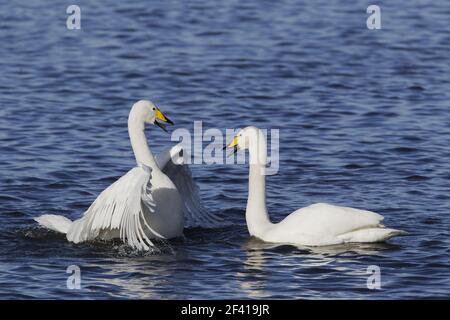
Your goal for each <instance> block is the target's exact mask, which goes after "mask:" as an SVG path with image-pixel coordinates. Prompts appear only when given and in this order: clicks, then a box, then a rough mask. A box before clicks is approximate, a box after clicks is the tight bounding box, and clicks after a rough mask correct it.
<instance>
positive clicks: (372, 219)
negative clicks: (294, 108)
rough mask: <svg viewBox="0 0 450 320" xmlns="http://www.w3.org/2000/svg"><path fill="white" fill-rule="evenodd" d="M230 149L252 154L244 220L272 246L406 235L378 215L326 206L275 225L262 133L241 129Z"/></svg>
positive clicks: (306, 210) (311, 208)
mask: <svg viewBox="0 0 450 320" xmlns="http://www.w3.org/2000/svg"><path fill="white" fill-rule="evenodd" d="M227 147H228V148H232V149H233V153H236V152H237V151H238V150H239V149H248V150H249V154H250V159H249V161H250V172H249V187H248V188H249V191H248V201H247V208H246V212H245V218H246V221H247V227H248V231H249V233H250V235H252V236H255V237H257V238H259V239H261V240H263V241H267V242H273V243H291V244H297V245H305V246H324V245H334V244H341V243H349V242H379V241H384V240H387V239H389V238H391V237H393V236H397V235H403V234H405V233H406V232H404V231H401V230H395V229H388V228H385V227H384V226H383V225H381V224H380V223H381V221H382V220H383V217H382V216H381V215H379V214H377V213H375V212H371V211H366V210H359V209H353V208H347V207H339V206H334V205H330V204H326V203H317V204H313V205H310V206H308V207H306V208H302V209H298V210H297V211H294V212H293V213H291V214H290V215H288V216H287V217H286V218H285V219H283V220H282V221H281V222H279V223H272V222H271V221H270V219H269V216H268V213H267V208H266V195H265V192H266V186H265V167H266V164H267V146H266V139H265V136H264V135H263V133H262V131H261V130H260V129H258V128H256V127H253V126H249V127H246V128H244V129H242V130H240V131H239V132H238V133H237V135H236V136H235V137H234V138H233V140H232V141H231V142H230V144H229V145H228V146H227Z"/></svg>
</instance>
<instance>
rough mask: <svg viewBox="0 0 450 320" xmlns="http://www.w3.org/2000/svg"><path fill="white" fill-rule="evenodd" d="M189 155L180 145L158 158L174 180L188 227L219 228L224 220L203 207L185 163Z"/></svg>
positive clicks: (159, 164) (160, 166) (160, 165)
mask: <svg viewBox="0 0 450 320" xmlns="http://www.w3.org/2000/svg"><path fill="white" fill-rule="evenodd" d="M186 157H187V155H186V153H185V152H184V150H183V148H182V147H181V145H180V144H178V145H175V146H173V147H172V148H170V149H167V150H164V151H163V152H161V153H160V154H158V156H157V157H156V162H157V163H158V166H159V168H160V169H161V170H162V171H163V172H164V173H165V174H166V175H167V176H168V177H169V178H170V180H172V182H173V183H174V184H175V186H176V187H177V189H178V192H179V193H180V195H181V199H182V201H183V212H184V216H185V219H186V227H207V228H209V227H217V226H219V225H221V224H223V219H221V218H219V217H217V216H215V215H214V214H212V213H210V212H209V211H208V210H206V208H205V207H204V206H203V205H202V203H201V201H200V197H199V188H198V186H197V184H196V183H195V181H194V179H193V178H192V174H191V170H190V169H189V166H188V165H187V164H186V163H185V161H184V159H186Z"/></svg>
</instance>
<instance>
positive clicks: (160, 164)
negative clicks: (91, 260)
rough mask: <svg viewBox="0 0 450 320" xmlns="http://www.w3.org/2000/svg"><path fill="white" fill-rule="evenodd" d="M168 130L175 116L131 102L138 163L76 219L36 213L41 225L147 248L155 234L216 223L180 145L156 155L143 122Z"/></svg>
mask: <svg viewBox="0 0 450 320" xmlns="http://www.w3.org/2000/svg"><path fill="white" fill-rule="evenodd" d="M146 123H150V124H154V125H156V126H158V127H160V128H161V129H163V130H164V131H166V128H165V124H167V123H169V124H173V122H172V121H171V120H170V119H169V118H167V116H165V115H164V114H163V113H162V112H161V110H160V109H159V108H158V107H156V106H155V105H154V104H153V103H152V102H150V101H148V100H140V101H138V102H136V103H135V104H134V105H133V107H132V108H131V111H130V114H129V117H128V133H129V136H130V141H131V146H132V148H133V152H134V155H135V158H136V162H137V166H136V167H134V168H133V169H131V170H130V171H128V172H127V173H126V174H125V175H124V176H122V177H121V178H119V179H118V180H117V181H116V182H114V183H113V184H112V185H110V186H109V187H108V188H106V189H105V190H104V191H103V192H101V193H100V195H99V196H98V197H97V199H96V200H95V201H94V202H93V203H92V204H91V206H90V207H89V208H88V209H87V210H86V212H85V213H84V215H83V216H82V217H81V218H79V219H77V220H75V221H71V220H70V219H68V218H66V217H64V216H60V215H49V214H45V215H42V216H40V217H37V218H35V220H36V221H37V222H38V223H39V224H40V225H41V226H43V227H46V228H48V229H51V230H54V231H57V232H60V233H64V234H66V237H67V240H69V241H71V242H74V243H80V242H84V241H89V240H94V239H103V240H109V239H114V238H120V239H122V240H123V241H124V242H126V243H128V244H129V245H130V246H132V247H133V248H136V249H139V250H149V249H150V248H152V247H153V246H154V243H153V242H152V239H155V238H161V239H170V238H176V237H179V236H181V235H182V234H183V229H184V227H185V226H189V227H193V226H206V227H210V226H213V225H215V224H217V223H219V222H220V221H221V219H219V218H218V217H216V216H214V215H212V214H211V213H209V212H208V211H207V210H206V209H205V208H204V207H203V206H202V205H201V203H200V199H199V196H198V188H197V186H196V184H195V182H194V181H193V179H192V175H191V173H190V170H189V167H188V166H187V165H186V164H185V163H184V161H183V159H184V157H183V149H182V147H181V146H180V145H175V146H174V147H172V148H169V149H167V150H165V151H163V152H162V153H160V154H159V155H158V156H156V157H154V156H153V154H152V152H151V150H150V148H149V146H148V144H147V139H146V136H145V133H144V130H145V124H146Z"/></svg>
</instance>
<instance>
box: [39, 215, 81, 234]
mask: <svg viewBox="0 0 450 320" xmlns="http://www.w3.org/2000/svg"><path fill="white" fill-rule="evenodd" d="M34 221H36V222H37V223H39V224H40V225H41V226H43V227H44V228H47V229H50V230H53V231H56V232H60V233H64V234H66V233H67V232H68V231H69V229H70V227H71V226H72V223H73V222H72V221H71V220H70V219H67V218H66V217H63V216H58V215H55V214H44V215H42V216H40V217H37V218H34Z"/></svg>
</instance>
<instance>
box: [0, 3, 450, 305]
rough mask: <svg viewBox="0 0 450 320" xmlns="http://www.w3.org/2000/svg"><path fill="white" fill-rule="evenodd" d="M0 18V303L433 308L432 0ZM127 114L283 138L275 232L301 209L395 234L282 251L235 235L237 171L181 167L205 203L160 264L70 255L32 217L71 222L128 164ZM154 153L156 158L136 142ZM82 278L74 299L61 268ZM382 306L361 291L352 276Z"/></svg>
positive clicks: (162, 7) (106, 248) (22, 6)
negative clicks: (154, 111) (231, 301)
mask: <svg viewBox="0 0 450 320" xmlns="http://www.w3.org/2000/svg"><path fill="white" fill-rule="evenodd" d="M73 2H76V3H75V4H78V5H79V6H80V7H81V16H82V20H81V30H68V29H67V28H66V17H67V15H66V13H65V11H66V7H67V6H68V5H69V4H73V3H72V2H70V3H67V4H65V3H64V2H62V3H61V4H56V3H50V1H48V2H47V1H38V0H30V1H22V2H21V3H19V2H18V1H8V2H4V3H3V4H2V7H1V11H0V44H1V45H0V71H1V76H0V146H1V147H0V148H1V149H0V150H1V152H0V268H1V270H0V298H7V299H12V298H51V299H54V298H64V299H73V298H83V299H84V298H89V299H91V298H164V299H166V298H206V299H209V298H214V299H218V298H277V299H278V298H281V299H288V298H352V299H353V298H364V299H375V298H383V299H395V298H408V299H409V298H430V297H434V298H449V297H450V272H449V270H450V238H449V227H450V219H449V214H450V162H449V159H450V148H449V141H450V140H449V138H450V81H449V74H450V63H449V62H450V61H449V52H450V32H449V30H450V29H449V21H450V8H449V6H448V1H445V0H442V1H418V0H417V1H407V2H405V1H389V2H384V1H378V3H377V4H379V5H380V6H381V10H382V11H381V12H382V16H381V18H382V29H381V30H368V29H367V28H366V18H367V16H368V15H367V14H366V8H367V6H368V5H369V4H372V3H371V2H369V1H345V2H344V1H325V0H318V1H308V2H307V1H300V0H284V1H257V0H251V1H238V0H232V1H210V2H206V1H189V3H187V1H181V0H179V1H140V2H138V1H134V2H130V1H125V2H121V1H112V0H110V1H96V2H93V1H84V0H80V1H73ZM142 98H146V99H151V100H152V101H154V102H155V103H157V104H158V105H159V106H160V107H161V109H162V110H163V111H165V112H166V113H167V115H168V116H169V117H170V118H171V119H172V120H174V121H175V123H176V128H183V127H184V128H188V129H189V130H192V128H193V121H194V120H202V121H203V127H204V129H208V128H218V129H220V130H225V129H226V128H236V127H242V126H245V125H249V124H252V125H256V126H259V127H261V128H279V129H280V170H279V173H278V175H275V176H270V177H269V178H268V181H267V185H268V186H267V187H268V191H267V194H268V208H269V212H270V214H271V217H272V219H273V220H274V221H279V220H280V219H282V218H283V217H284V216H285V215H286V214H288V213H290V212H292V211H293V210H295V209H297V208H300V207H302V206H306V205H309V204H311V203H313V202H329V203H334V204H340V205H345V206H354V207H357V208H364V209H369V210H373V211H376V212H379V213H381V214H382V215H384V216H385V224H386V225H388V226H391V227H394V228H399V229H403V230H407V231H409V232H410V236H408V237H402V238H396V239H392V240H390V241H389V243H387V244H372V245H351V246H334V247H323V248H301V247H299V248H297V247H293V246H285V245H284V246H272V245H268V244H264V243H262V242H260V241H258V240H256V239H251V238H250V237H249V235H248V233H247V229H246V226H245V220H244V208H245V204H246V196H247V171H248V168H247V165H234V166H230V165H193V166H192V171H193V174H194V175H195V177H196V181H197V182H198V184H199V186H200V188H201V198H202V199H203V201H204V204H205V206H206V207H207V208H208V209H209V210H211V211H213V212H216V213H217V214H219V215H221V216H223V217H224V218H225V219H227V220H228V221H231V222H232V223H233V224H232V225H231V226H229V227H225V228H219V229H200V228H198V229H191V230H186V231H185V238H184V239H177V240H173V241H171V243H170V245H171V246H172V248H173V253H170V252H166V253H163V254H147V255H145V254H142V253H138V252H135V251H133V250H131V249H130V248H128V247H127V246H125V245H121V244H120V243H117V242H116V243H87V244H79V245H74V244H71V243H68V242H67V241H66V240H65V238H64V236H61V235H58V234H56V233H54V232H50V231H46V230H44V229H41V228H39V227H38V226H37V224H36V223H35V222H34V221H33V220H32V218H33V217H36V216H38V215H40V214H44V213H49V214H62V215H64V216H67V217H70V218H72V219H75V218H77V217H79V216H80V215H81V214H82V213H83V212H84V210H85V209H86V208H87V207H88V206H89V204H90V203H91V202H92V201H93V200H94V199H95V198H96V196H97V195H98V194H99V192H100V191H102V190H103V189H104V188H106V187H107V186H108V185H110V184H111V183H112V182H113V181H115V180H116V179H117V178H118V177H120V176H121V175H123V174H124V173H125V172H126V171H128V170H129V169H130V168H132V166H134V158H133V154H132V152H131V148H130V145H129V140H128V135H127V128H126V120H127V115H128V111H129V109H130V107H131V105H132V104H133V103H134V102H135V101H137V100H139V99H142ZM149 140H150V143H151V147H152V148H153V149H154V150H161V149H162V148H163V147H164V146H167V145H168V144H170V143H172V142H170V141H169V140H170V136H169V135H167V134H165V133H164V132H162V131H161V130H159V129H158V128H154V127H151V128H149ZM69 265H78V266H79V267H80V268H81V289H80V290H69V289H67V287H66V279H67V277H68V276H69V275H68V274H66V268H67V267H68V266H69ZM370 265H376V266H379V267H380V270H381V281H382V283H381V289H380V290H370V289H368V288H367V286H366V281H367V277H368V274H366V270H367V267H368V266H370Z"/></svg>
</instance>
